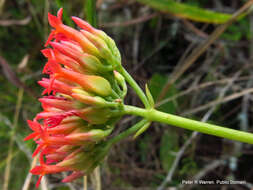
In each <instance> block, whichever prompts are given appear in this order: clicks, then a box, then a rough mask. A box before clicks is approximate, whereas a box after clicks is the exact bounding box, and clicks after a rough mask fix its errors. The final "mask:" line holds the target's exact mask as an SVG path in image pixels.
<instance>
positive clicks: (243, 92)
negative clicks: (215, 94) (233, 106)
mask: <svg viewBox="0 0 253 190" xmlns="http://www.w3.org/2000/svg"><path fill="white" fill-rule="evenodd" d="M249 93H253V88H249V89H246V90H243V91H241V92H237V93H234V94H232V95H229V96H226V97H224V98H222V99H218V100H214V101H211V102H209V103H207V104H205V105H202V106H199V107H197V108H195V109H192V110H189V111H186V112H184V113H183V114H182V115H190V114H194V113H197V112H199V111H203V110H205V109H208V108H209V107H211V106H214V105H218V104H221V103H225V102H228V101H231V100H234V99H237V98H240V97H242V96H244V95H246V94H249Z"/></svg>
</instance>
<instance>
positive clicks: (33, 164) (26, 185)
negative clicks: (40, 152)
mask: <svg viewBox="0 0 253 190" xmlns="http://www.w3.org/2000/svg"><path fill="white" fill-rule="evenodd" d="M37 160H38V156H36V157H35V158H34V159H33V161H32V164H31V168H33V167H34V166H35V165H36V163H37ZM31 180H32V174H31V173H30V172H29V173H28V175H27V176H26V179H25V183H24V185H23V187H22V190H28V189H29V186H30V183H31Z"/></svg>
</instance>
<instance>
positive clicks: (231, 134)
mask: <svg viewBox="0 0 253 190" xmlns="http://www.w3.org/2000/svg"><path fill="white" fill-rule="evenodd" d="M124 114H131V115H137V116H141V117H144V118H146V119H148V120H149V121H157V122H161V123H166V124H169V125H173V126H177V127H181V128H184V129H189V130H193V131H198V132H201V133H205V134H209V135H214V136H218V137H224V138H227V139H231V140H236V141H240V142H244V143H249V144H253V134H251V133H247V132H243V131H238V130H234V129H230V128H224V127H220V126H217V125H213V124H209V123H203V122H200V121H195V120H191V119H187V118H183V117H180V116H176V115H172V114H168V113H164V112H160V111H157V110H155V109H150V110H146V109H142V108H137V107H134V106H127V105H126V106H124Z"/></svg>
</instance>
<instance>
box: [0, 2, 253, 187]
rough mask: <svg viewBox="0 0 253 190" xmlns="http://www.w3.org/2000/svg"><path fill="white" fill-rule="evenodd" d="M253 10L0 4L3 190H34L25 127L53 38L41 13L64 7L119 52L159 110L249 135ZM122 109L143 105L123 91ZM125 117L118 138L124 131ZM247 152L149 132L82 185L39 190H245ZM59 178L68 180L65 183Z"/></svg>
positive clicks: (249, 171)
mask: <svg viewBox="0 0 253 190" xmlns="http://www.w3.org/2000/svg"><path fill="white" fill-rule="evenodd" d="M251 4H252V0H251V1H243V0H242V1H226V0H213V1H207V0H182V1H180V0H178V1H176V0H97V1H95V0H86V1H85V0H75V1H67V0H51V1H49V0H8V1H7V0H0V152H1V153H0V189H3V190H19V189H23V190H28V189H29V190H32V189H35V183H36V181H37V176H33V177H32V176H31V175H30V174H29V169H30V167H31V165H32V164H33V165H34V164H35V163H32V157H31V154H32V152H33V150H34V149H35V144H34V143H33V142H32V141H28V142H24V141H23V138H24V137H25V136H27V135H28V134H29V133H30V130H29V128H28V126H27V123H26V120H27V119H32V118H33V117H34V116H35V115H36V113H38V112H40V111H41V107H40V104H39V102H38V101H37V98H38V97H40V96H41V92H42V88H41V87H40V86H39V85H38V84H37V81H38V80H40V79H41V78H42V74H41V73H42V68H43V66H44V64H45V61H46V59H45V58H43V56H42V54H41V52H40V50H41V49H43V47H44V43H45V41H46V39H47V36H48V34H49V32H50V27H49V25H48V21H47V13H48V12H51V13H52V14H56V11H57V10H58V9H59V8H60V7H63V8H64V17H63V21H64V23H66V24H68V25H71V26H74V23H73V22H72V21H71V19H70V16H72V15H74V16H78V17H81V18H86V20H88V21H89V22H91V23H92V24H93V25H96V27H98V28H100V29H103V30H104V31H105V32H106V33H107V34H108V35H110V36H111V37H112V38H113V39H114V40H115V42H116V44H117V45H118V47H119V49H120V52H121V55H122V60H123V61H122V64H123V65H124V66H125V68H126V69H127V70H128V71H129V72H130V73H131V74H132V76H133V77H134V78H135V79H136V81H137V82H138V83H139V84H140V85H141V87H144V85H145V84H146V83H148V84H149V87H150V89H151V92H152V94H153V96H154V98H155V100H156V107H157V108H158V109H159V110H162V111H165V112H168V113H173V114H179V115H181V116H185V117H189V118H193V119H197V120H202V121H207V122H210V123H215V124H219V125H223V126H226V127H229V128H233V129H238V130H243V131H249V132H253V128H252V122H253V116H252V112H253V109H252V108H251V105H252V101H253V96H252V93H253V88H252V86H253V70H252V61H253V49H252V48H253V38H252V37H253V15H252V13H251V9H252V8H251ZM125 102H126V104H132V105H137V106H142V104H141V102H140V101H139V100H138V98H137V96H136V95H135V93H134V92H133V91H132V90H131V89H130V88H129V92H128V96H127V98H126V101H125ZM136 121H137V118H135V117H124V118H123V119H122V120H121V121H120V122H119V124H118V125H117V128H116V129H115V133H119V132H120V131H122V130H124V129H126V128H128V127H130V126H131V125H133V124H134V123H135V122H136ZM252 165H253V147H252V146H251V145H249V144H244V143H238V142H234V141H230V140H226V139H222V138H217V137H213V136H208V135H203V134H198V133H196V132H191V131H188V130H183V129H180V128H176V127H171V126H167V125H164V124H158V123H153V124H152V126H151V127H150V128H149V129H148V130H147V131H146V132H145V133H143V134H142V135H140V136H139V137H138V138H137V139H135V140H133V138H128V139H125V140H123V141H122V142H120V143H119V144H117V145H116V146H114V147H113V148H112V150H111V151H110V154H109V155H108V156H107V157H106V159H105V162H104V163H103V164H102V165H101V166H100V168H98V169H96V170H95V172H94V173H93V174H92V175H90V176H88V178H87V182H85V180H84V179H79V180H77V181H75V182H73V183H69V184H64V183H61V182H60V181H61V179H62V178H63V176H62V175H61V174H57V175H49V176H47V177H46V179H45V180H44V182H43V183H42V185H41V186H40V189H42V190H67V189H70V190H80V189H84V187H85V184H87V185H88V189H94V190H100V189H112V190H128V189H129V190H130V189H138V190H146V189H147V190H149V189H158V190H162V189H171V190H172V189H173V190H174V189H222V190H226V189H236V190H238V189H239V190H240V189H242V190H244V189H246V190H247V189H252V188H253V167H251V166H252ZM63 175H65V174H63ZM199 179H202V180H205V181H207V180H214V181H216V180H245V181H246V182H247V183H245V182H243V183H242V184H239V183H237V184H235V185H218V184H214V185H204V186H203V185H199V184H192V185H185V184H184V183H182V180H199Z"/></svg>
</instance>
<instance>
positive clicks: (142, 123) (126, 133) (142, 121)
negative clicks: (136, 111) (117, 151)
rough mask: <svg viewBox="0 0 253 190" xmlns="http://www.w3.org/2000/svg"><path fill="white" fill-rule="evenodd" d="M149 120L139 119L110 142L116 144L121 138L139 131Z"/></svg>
mask: <svg viewBox="0 0 253 190" xmlns="http://www.w3.org/2000/svg"><path fill="white" fill-rule="evenodd" d="M148 122H149V121H148V120H146V119H143V120H141V121H139V122H138V123H136V124H135V125H134V126H132V127H130V128H129V129H127V130H125V131H124V132H122V133H120V134H119V135H117V136H115V137H113V138H112V139H110V140H109V143H111V144H115V143H117V142H119V141H120V140H121V139H124V138H126V137H128V136H129V135H132V134H133V133H135V132H137V131H138V130H139V129H140V128H141V127H142V126H143V125H145V124H146V123H148Z"/></svg>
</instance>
